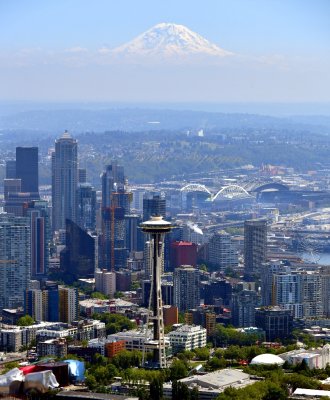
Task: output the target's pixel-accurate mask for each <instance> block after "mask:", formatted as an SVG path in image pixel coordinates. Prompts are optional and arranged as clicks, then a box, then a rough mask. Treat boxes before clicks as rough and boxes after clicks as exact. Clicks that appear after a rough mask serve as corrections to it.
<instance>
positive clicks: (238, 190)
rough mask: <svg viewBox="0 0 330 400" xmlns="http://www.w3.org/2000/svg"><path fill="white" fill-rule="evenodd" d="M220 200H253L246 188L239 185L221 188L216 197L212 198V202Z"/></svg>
mask: <svg viewBox="0 0 330 400" xmlns="http://www.w3.org/2000/svg"><path fill="white" fill-rule="evenodd" d="M218 198H219V200H239V199H250V198H253V196H252V195H250V194H249V193H248V192H247V191H246V190H245V189H244V188H242V187H241V186H238V185H228V186H224V187H223V188H221V189H220V190H219V191H218V193H217V194H216V195H214V196H213V197H212V201H215V200H216V199H218Z"/></svg>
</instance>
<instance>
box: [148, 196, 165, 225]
mask: <svg viewBox="0 0 330 400" xmlns="http://www.w3.org/2000/svg"><path fill="white" fill-rule="evenodd" d="M154 216H162V217H163V218H165V217H166V199H165V198H162V197H161V196H160V195H159V194H157V195H156V194H146V195H145V196H144V198H143V221H148V220H149V219H150V218H151V217H154Z"/></svg>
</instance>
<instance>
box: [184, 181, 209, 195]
mask: <svg viewBox="0 0 330 400" xmlns="http://www.w3.org/2000/svg"><path fill="white" fill-rule="evenodd" d="M180 191H181V192H204V193H207V194H208V195H210V196H212V193H211V192H210V191H209V189H208V188H207V187H206V186H204V185H199V184H198V183H189V184H188V185H186V186H184V187H183V188H181V189H180Z"/></svg>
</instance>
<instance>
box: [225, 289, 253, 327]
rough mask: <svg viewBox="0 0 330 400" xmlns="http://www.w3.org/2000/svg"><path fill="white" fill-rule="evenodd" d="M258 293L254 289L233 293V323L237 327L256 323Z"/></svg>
mask: <svg viewBox="0 0 330 400" xmlns="http://www.w3.org/2000/svg"><path fill="white" fill-rule="evenodd" d="M257 305H258V303H257V293H256V292H255V291H253V290H242V291H241V292H239V293H233V295H232V310H231V314H232V324H233V325H234V326H237V327H249V326H254V325H255V307H257Z"/></svg>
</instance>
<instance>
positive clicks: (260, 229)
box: [244, 219, 267, 278]
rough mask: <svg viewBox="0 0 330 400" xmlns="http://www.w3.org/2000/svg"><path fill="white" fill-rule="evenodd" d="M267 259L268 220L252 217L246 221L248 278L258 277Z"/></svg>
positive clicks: (246, 268) (246, 273) (245, 249)
mask: <svg viewBox="0 0 330 400" xmlns="http://www.w3.org/2000/svg"><path fill="white" fill-rule="evenodd" d="M266 261H267V221H266V220H263V219H251V220H248V221H245V222H244V264H245V275H246V277H248V278H253V277H256V276H257V277H258V276H259V275H260V272H261V266H262V264H263V263H265V262H266Z"/></svg>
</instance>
